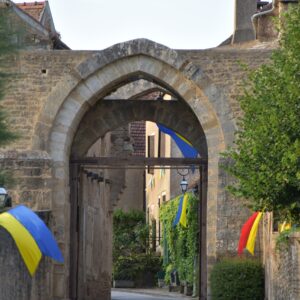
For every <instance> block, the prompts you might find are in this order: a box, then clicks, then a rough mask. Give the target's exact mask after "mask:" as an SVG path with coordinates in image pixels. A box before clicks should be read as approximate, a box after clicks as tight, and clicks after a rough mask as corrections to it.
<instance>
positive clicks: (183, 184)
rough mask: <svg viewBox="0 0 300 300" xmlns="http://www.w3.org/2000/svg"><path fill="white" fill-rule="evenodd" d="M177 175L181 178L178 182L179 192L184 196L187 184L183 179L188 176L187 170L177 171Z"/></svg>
mask: <svg viewBox="0 0 300 300" xmlns="http://www.w3.org/2000/svg"><path fill="white" fill-rule="evenodd" d="M177 173H178V174H179V175H181V176H182V180H181V181H180V187H181V191H182V193H183V194H184V193H185V192H186V191H187V188H188V182H187V180H186V179H185V176H187V175H188V174H189V169H181V170H180V169H177Z"/></svg>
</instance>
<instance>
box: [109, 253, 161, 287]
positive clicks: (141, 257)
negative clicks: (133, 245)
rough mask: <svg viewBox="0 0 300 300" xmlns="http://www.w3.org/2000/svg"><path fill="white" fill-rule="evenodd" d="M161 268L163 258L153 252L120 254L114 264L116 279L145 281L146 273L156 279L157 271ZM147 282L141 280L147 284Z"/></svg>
mask: <svg viewBox="0 0 300 300" xmlns="http://www.w3.org/2000/svg"><path fill="white" fill-rule="evenodd" d="M160 270H161V258H160V257H159V256H157V255H155V254H152V253H149V254H147V253H142V254H132V255H130V256H119V257H118V259H116V260H115V262H114V266H113V277H114V280H133V281H138V280H139V281H143V280H141V279H143V278H144V276H145V275H148V276H150V277H152V281H154V279H155V277H156V276H157V273H158V272H159V271H160ZM146 283H147V282H145V283H143V282H141V283H140V285H143V284H144V285H145V284H146Z"/></svg>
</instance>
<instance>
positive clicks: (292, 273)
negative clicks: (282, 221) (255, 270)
mask: <svg viewBox="0 0 300 300" xmlns="http://www.w3.org/2000/svg"><path fill="white" fill-rule="evenodd" d="M263 232H264V239H263V240H264V256H263V261H264V265H265V290H266V299H268V300H273V299H276V300H298V299H300V233H299V232H298V233H294V234H292V235H291V236H290V238H289V239H288V243H287V244H286V245H282V248H280V249H277V248H276V238H277V237H278V234H279V233H278V232H273V220H272V214H270V213H267V215H266V216H265V218H264V231H263Z"/></svg>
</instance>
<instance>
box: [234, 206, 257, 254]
mask: <svg viewBox="0 0 300 300" xmlns="http://www.w3.org/2000/svg"><path fill="white" fill-rule="evenodd" d="M261 217H262V212H255V213H253V214H252V216H251V217H250V218H249V219H248V220H247V221H246V222H245V224H244V225H243V227H242V230H241V234H240V240H239V245H238V254H239V255H241V254H242V253H243V250H244V249H245V248H246V249H247V250H248V251H249V252H250V253H251V254H252V255H254V247H255V239H256V235H257V229H258V225H259V221H260V219H261Z"/></svg>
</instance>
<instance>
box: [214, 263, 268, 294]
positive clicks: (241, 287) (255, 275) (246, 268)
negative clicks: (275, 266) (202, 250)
mask: <svg viewBox="0 0 300 300" xmlns="http://www.w3.org/2000/svg"><path fill="white" fill-rule="evenodd" d="M210 282H211V292H212V299H213V300H263V299H264V271H263V267H262V266H261V264H260V263H259V262H258V261H254V260H249V259H225V260H223V261H221V262H218V263H216V264H215V265H214V267H213V269H212V272H211V277H210Z"/></svg>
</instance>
